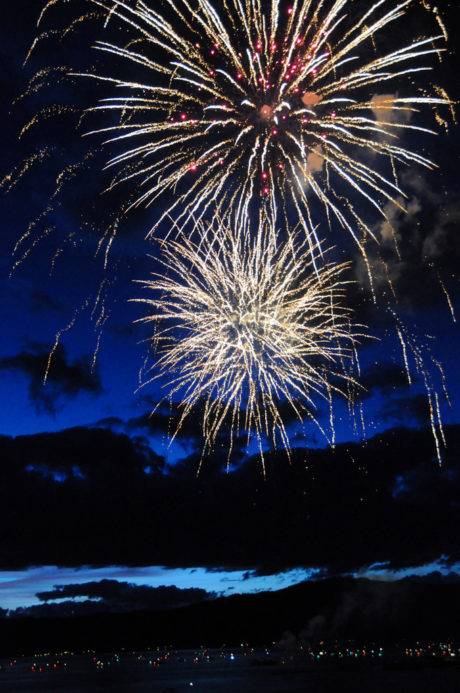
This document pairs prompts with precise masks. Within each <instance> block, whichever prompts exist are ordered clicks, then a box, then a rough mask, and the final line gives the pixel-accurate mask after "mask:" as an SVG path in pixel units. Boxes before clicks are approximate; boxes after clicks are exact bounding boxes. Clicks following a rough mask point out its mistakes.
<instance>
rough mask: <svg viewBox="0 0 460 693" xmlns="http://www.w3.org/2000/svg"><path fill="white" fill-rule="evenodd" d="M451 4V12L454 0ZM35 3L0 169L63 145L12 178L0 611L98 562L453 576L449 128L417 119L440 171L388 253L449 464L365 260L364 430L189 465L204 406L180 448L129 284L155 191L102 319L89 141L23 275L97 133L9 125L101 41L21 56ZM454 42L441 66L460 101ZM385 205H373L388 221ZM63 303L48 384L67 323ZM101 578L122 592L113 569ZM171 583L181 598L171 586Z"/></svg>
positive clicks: (180, 577)
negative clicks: (31, 85) (60, 178)
mask: <svg viewBox="0 0 460 693" xmlns="http://www.w3.org/2000/svg"><path fill="white" fill-rule="evenodd" d="M446 4H447V5H448V6H449V7H448V8H446V17H447V24H448V25H449V26H450V27H452V28H453V27H454V26H455V25H456V24H458V20H460V10H459V9H458V8H456V6H455V5H456V3H453V2H452V3H446ZM40 5H41V3H40V2H38V1H37V0H16V2H15V3H12V4H9V6H8V13H7V14H5V16H4V17H3V22H2V41H1V43H0V46H1V47H0V81H1V85H2V100H1V106H0V122H1V132H2V157H1V167H2V172H1V174H0V178H2V177H3V175H6V174H7V173H8V172H9V171H11V170H12V169H14V168H15V167H16V166H17V165H18V164H20V162H21V161H23V160H24V159H25V158H26V157H28V156H30V154H31V153H32V152H34V151H38V150H40V149H42V148H43V147H46V146H49V145H50V143H51V144H52V145H53V146H54V148H55V154H56V156H55V157H54V158H53V157H50V158H49V159H46V160H45V161H44V163H43V164H42V165H41V166H39V167H36V168H33V169H32V170H31V171H30V172H29V173H28V174H27V175H25V176H24V178H23V179H22V180H21V181H20V182H19V183H18V184H17V185H16V186H15V187H14V188H13V189H12V190H10V191H9V192H8V193H7V194H6V193H5V194H1V196H0V205H1V216H0V219H1V222H0V223H1V226H2V233H1V240H0V243H1V254H0V270H1V271H0V325H1V340H0V460H1V466H0V528H1V529H0V608H4V609H15V608H18V607H26V606H30V605H32V604H39V603H41V602H43V601H44V600H45V597H43V595H42V597H41V598H40V597H36V594H37V593H40V594H41V593H43V592H47V591H49V590H53V587H54V586H55V585H67V586H72V585H82V587H81V588H80V589H74V590H73V591H72V590H67V592H65V590H64V592H63V593H62V594H56V593H54V594H52V595H51V597H50V595H49V594H48V596H47V597H46V599H50V598H51V599H54V598H55V599H64V598H66V597H68V598H77V599H84V598H92V597H93V598H94V596H96V597H100V596H101V594H103V596H104V598H106V597H105V593H104V589H103V588H102V587H101V590H100V593H97V590H96V593H95V592H94V582H98V581H100V580H103V579H104V580H110V581H113V580H118V581H119V582H120V583H130V584H131V586H132V585H148V586H150V587H152V588H156V587H158V586H160V585H167V586H169V587H171V586H175V587H178V588H180V589H181V590H191V589H194V590H198V591H199V590H206V591H207V592H211V593H217V594H219V593H224V594H230V593H235V592H246V591H256V590H265V589H276V588H280V587H283V586H286V585H289V584H292V583H294V582H299V581H301V580H304V579H308V578H311V577H315V576H321V575H326V574H360V575H380V576H381V577H384V578H386V579H397V578H399V577H403V576H406V575H408V574H425V573H429V572H432V571H440V572H442V573H444V574H447V573H449V572H451V571H457V572H459V573H460V569H459V565H460V543H459V541H458V533H457V532H456V531H455V528H458V526H459V522H460V464H459V461H458V452H459V449H460V370H459V368H458V353H459V347H460V336H459V330H458V323H455V322H454V321H453V320H452V315H451V311H450V309H449V305H448V302H447V299H446V296H445V294H444V292H443V290H442V288H441V284H440V279H439V278H440V277H441V280H442V283H443V284H444V286H445V287H446V288H447V290H448V292H449V295H450V296H451V299H452V303H453V308H454V311H456V312H457V313H458V315H459V316H460V301H459V289H460V286H459V276H460V275H459V274H458V271H457V270H458V263H459V256H460V241H459V236H458V232H459V230H460V201H459V199H460V198H459V183H458V164H459V161H460V130H459V129H458V127H455V126H452V127H451V129H450V131H449V133H448V134H446V133H443V134H441V136H440V137H438V138H437V139H434V140H431V139H426V138H424V145H423V147H422V151H423V152H424V153H425V152H430V153H431V154H432V155H433V157H434V158H435V160H436V161H437V162H438V163H439V165H440V169H439V170H438V171H436V172H434V173H427V172H420V171H419V170H415V169H414V170H412V169H408V170H407V171H406V172H405V174H404V176H405V178H404V180H405V183H406V188H407V190H408V192H409V196H410V209H411V211H410V213H409V214H408V215H407V216H406V217H403V216H402V215H401V216H396V217H395V219H394V223H395V226H396V228H397V230H398V233H399V236H400V239H401V248H402V261H401V262H397V261H396V259H392V261H391V263H392V264H390V266H391V268H392V272H393V279H394V281H395V286H396V290H397V293H398V296H399V309H400V313H401V315H402V317H403V318H404V320H406V321H407V322H408V324H410V325H411V326H414V329H416V331H417V333H419V334H420V335H428V337H425V338H424V341H425V342H427V343H429V344H430V348H431V349H432V352H433V354H434V355H435V358H436V359H437V360H439V362H441V363H442V364H443V366H444V369H445V373H446V380H447V387H448V390H449V395H450V400H451V405H450V406H449V405H448V404H447V402H445V401H443V403H442V405H441V406H442V413H443V419H444V422H445V424H446V435H447V442H448V446H447V450H446V451H445V453H444V458H443V464H442V465H441V466H439V465H438V462H437V460H436V456H435V451H434V444H433V440H432V437H431V434H430V432H429V430H428V424H429V421H428V413H427V406H426V399H425V396H424V390H423V384H422V383H421V382H420V381H417V382H415V384H414V385H413V386H412V387H408V386H407V383H406V380H405V378H404V373H403V369H402V364H401V350H400V345H399V343H398V341H397V339H396V338H395V335H394V332H393V331H392V330H391V329H390V326H389V323H388V321H387V319H386V318H385V317H384V316H383V315H382V311H380V310H379V308H378V307H377V308H376V307H375V306H374V305H373V304H372V299H371V296H370V293H369V291H368V288H366V286H365V282H364V281H363V282H362V283H360V276H361V275H360V268H359V262H358V260H356V262H355V268H354V271H355V277H356V279H358V284H357V286H356V288H355V293H356V305H357V311H358V315H359V316H360V317H361V316H362V317H363V319H365V320H366V321H368V322H369V325H370V331H371V332H372V334H373V335H375V336H376V337H377V338H378V339H377V340H375V341H372V342H369V343H368V344H366V345H365V346H364V347H363V349H362V351H361V354H360V357H361V368H362V382H363V384H364V386H365V387H366V393H365V395H363V399H364V416H365V423H366V433H365V435H364V436H363V435H362V433H361V432H358V431H354V429H353V424H352V422H350V418H349V417H348V414H347V412H346V410H345V406H344V405H343V404H339V405H338V406H337V409H336V420H337V443H338V445H337V447H336V449H335V450H334V451H332V450H330V449H328V448H327V447H325V443H324V441H323V440H322V439H321V438H320V437H319V436H318V434H317V432H316V431H315V430H314V429H313V427H311V426H309V425H306V426H305V429H304V430H301V429H300V427H299V430H297V429H296V428H295V426H294V425H292V428H291V434H292V436H293V441H294V447H295V451H294V455H293V460H292V466H289V465H288V463H287V460H286V458H285V456H283V455H282V454H281V453H280V452H275V451H268V454H267V458H268V478H267V480H266V481H264V480H263V478H262V476H261V470H260V465H259V462H258V459H257V456H256V455H254V454H253V453H254V450H247V449H245V447H244V446H243V445H241V446H240V447H239V448H238V449H237V451H236V453H235V457H234V459H233V460H232V471H231V473H230V474H229V475H227V474H226V472H225V467H224V466H222V457H225V455H223V456H222V454H221V453H220V451H217V452H216V453H215V454H214V455H211V456H210V458H209V459H208V460H206V463H205V465H204V469H203V471H202V473H201V475H200V476H199V477H198V478H197V476H196V470H197V466H198V461H199V457H200V445H201V442H200V435H199V426H198V422H197V420H193V419H192V420H190V421H189V422H188V424H187V426H186V428H185V429H184V431H183V433H182V434H181V435H180V436H179V437H178V439H177V440H176V441H175V443H174V444H173V445H171V446H169V445H168V441H169V435H170V430H171V419H172V418H174V412H173V410H172V409H171V410H169V409H168V406H166V405H164V406H163V405H162V406H161V407H160V408H159V409H158V410H157V412H156V413H155V415H154V416H152V417H149V415H150V412H151V411H152V408H153V406H155V405H156V403H157V402H158V400H159V397H160V385H149V386H147V387H143V388H139V372H140V369H141V368H142V367H143V364H144V360H145V358H146V357H148V354H149V352H148V345H147V344H146V342H145V338H146V337H147V336H148V332H147V331H146V328H144V327H142V326H140V325H137V324H135V320H136V319H137V318H138V317H140V316H141V315H142V308H139V307H138V306H137V305H136V304H132V303H129V299H130V298H132V297H133V296H135V295H136V291H138V289H137V288H136V287H135V285H134V283H133V280H134V279H139V278H145V277H146V276H148V274H149V272H150V270H151V268H152V260H151V259H150V258H149V257H148V254H150V253H152V252H153V253H154V252H155V251H154V250H152V247H151V246H150V245H149V244H148V243H146V241H145V240H144V236H145V229H148V228H149V227H150V225H151V221H152V219H153V212H152V210H150V211H140V212H137V213H136V214H135V215H133V216H132V217H131V218H130V220H129V222H127V224H126V225H125V227H124V228H123V229H122V230H121V231H120V236H119V238H118V239H117V241H116V242H115V243H114V247H113V254H112V259H111V263H112V264H111V265H110V266H111V268H112V269H111V271H110V274H109V276H108V278H107V282H106V284H105V285H104V288H105V290H106V291H107V303H106V305H107V307H108V310H109V312H110V314H109V315H108V319H107V321H106V322H105V323H104V329H103V330H102V332H101V333H99V330H98V329H95V326H94V321H92V319H91V308H83V309H82V310H79V309H80V308H81V307H82V306H84V302H85V299H86V298H87V297H88V296H90V295H93V296H94V293H95V292H96V291H97V287H98V286H99V285H100V282H101V281H102V280H103V279H104V273H103V271H102V270H101V262H100V261H99V260H97V261H95V260H94V259H93V255H94V252H95V248H96V246H97V241H98V238H99V236H98V233H99V231H98V228H99V227H98V224H100V223H101V219H102V218H103V216H104V214H105V213H106V212H107V209H106V205H107V203H106V201H105V198H103V197H101V196H100V195H99V192H94V191H95V190H96V191H98V186H100V181H99V175H100V174H99V168H98V164H97V156H96V157H95V158H96V163H95V165H94V166H91V167H89V168H88V169H84V170H83V172H80V173H79V174H78V175H76V176H75V178H74V179H73V182H72V185H71V186H69V190H68V191H67V192H65V194H63V195H62V197H61V198H60V199H59V202H58V204H56V205H55V208H54V209H53V211H52V213H51V215H50V218H49V219H48V220H47V221H46V222H43V223H42V222H40V223H42V225H43V230H45V229H46V228H47V225H48V226H52V227H53V229H52V230H51V231H50V233H49V234H46V233H45V236H46V237H45V238H44V239H43V240H41V241H40V242H38V243H37V244H36V246H35V247H34V248H33V249H32V251H31V252H30V254H29V255H28V256H27V257H26V258H25V259H24V262H22V263H21V265H20V266H19V267H17V268H16V269H15V270H14V272H13V273H12V269H13V265H14V260H13V254H12V251H13V247H14V244H15V243H16V241H17V239H18V238H19V237H20V236H21V235H22V234H23V233H24V231H25V229H26V228H27V226H28V225H29V223H30V222H31V221H32V220H33V219H35V218H36V217H37V216H38V215H39V214H40V213H41V211H42V210H43V209H44V208H45V207H46V205H47V203H48V200H49V196H50V194H51V193H52V190H53V181H54V180H55V178H56V174H57V172H58V171H59V170H60V168H59V166H60V167H61V168H62V166H63V165H66V164H71V163H73V162H74V161H77V160H78V159H79V158H81V154H82V151H83V152H84V151H85V150H84V149H82V145H81V141H80V139H79V136H78V135H69V133H70V132H72V130H71V129H70V127H71V124H72V122H73V121H72V119H71V118H70V119H69V120H66V119H65V118H58V119H56V120H54V119H47V120H46V122H43V123H42V124H41V125H39V126H38V127H37V128H31V129H30V131H28V132H27V133H26V134H25V135H24V136H23V137H22V138H21V139H20V140H18V132H19V131H21V129H22V128H23V126H24V125H25V124H26V123H27V122H28V121H29V120H30V118H31V117H32V116H33V114H34V113H35V112H37V110H40V109H41V108H42V107H44V106H45V105H47V104H50V103H53V99H54V100H59V101H60V102H63V103H69V104H70V103H72V102H75V101H77V103H78V104H81V103H83V102H84V99H85V97H86V96H87V94H86V89H87V88H86V87H85V88H83V89H82V93H81V94H80V93H78V94H75V93H74V92H73V91H72V87H71V86H69V85H68V84H66V85H61V84H57V85H56V87H55V88H54V89H53V90H52V91H53V94H52V100H51V101H50V95H49V93H47V94H46V90H45V95H43V94H37V95H34V96H33V97H29V98H26V99H22V100H19V101H18V102H16V103H13V101H14V100H15V99H16V97H17V96H18V95H19V94H20V93H21V92H22V91H23V90H24V88H25V87H26V85H27V83H28V81H29V79H30V78H31V77H32V76H33V75H34V73H35V72H36V71H37V70H38V69H40V67H41V66H43V64H47V62H49V61H51V60H52V61H55V62H56V54H55V53H56V51H60V50H62V53H63V55H62V62H63V63H65V62H66V61H69V59H70V60H71V59H72V57H73V56H74V54H75V51H77V50H78V47H79V46H82V47H83V48H82V50H83V51H86V50H87V46H88V44H89V43H91V32H89V30H87V29H86V28H83V29H80V30H79V31H78V32H77V34H76V36H75V37H74V38H73V39H72V40H71V41H70V46H62V47H61V44H60V43H59V41H58V42H55V41H53V40H52V39H51V40H49V41H48V42H47V41H44V42H43V45H42V46H41V48H40V50H39V51H37V52H36V54H34V56H33V58H32V59H31V61H30V63H28V64H27V65H26V66H25V67H23V61H24V56H25V54H26V52H27V49H28V47H29V46H30V44H31V42H32V40H33V37H34V36H35V21H36V17H37V11H38V10H37V8H38V7H39V6H40ZM451 33H452V35H454V32H453V31H452V32H451ZM454 44H455V40H452V42H451V52H450V53H449V55H448V56H446V58H445V62H444V66H443V69H442V82H443V85H444V86H445V87H446V88H447V89H448V91H450V93H451V96H452V97H453V98H456V97H457V96H458V94H457V91H458V86H457V84H458V80H457V74H458V53H457V54H456V53H454V52H453V50H454V47H455V45H454ZM60 59H61V56H59V57H58V61H57V63H56V64H59V62H60ZM73 84H74V86H75V84H76V83H75V82H74V83H73ZM72 117H73V116H72ZM56 159H58V164H56V163H53V161H56ZM8 187H9V185H8V184H6V185H4V186H3V189H4V191H5V189H8ZM99 191H100V188H99ZM82 210H84V215H83V211H82ZM88 219H90V220H91V221H90V223H88V222H87V220H88ZM83 220H84V221H83ZM379 223H380V222H379V220H378V219H377V218H376V219H375V225H376V227H375V228H378V225H379ZM69 234H71V235H70V238H69ZM61 246H63V252H62V254H60V256H59V258H58V261H57V262H56V264H55V266H52V264H51V259H52V258H53V255H54V253H55V252H56V250H57V249H58V248H59V247H61ZM349 250H350V248H349V247H343V248H342V249H339V251H338V252H343V253H346V252H349ZM16 257H19V258H20V257H21V253H19V255H18V256H16ZM76 311H77V312H76ZM74 318H75V320H74ZM72 321H74V324H73V325H72V327H71V328H70V329H69V330H68V331H65V332H64V333H63V335H62V339H61V341H60V344H59V346H58V348H57V351H56V353H55V355H54V359H53V361H52V364H51V370H50V373H49V378H48V382H47V384H46V386H43V377H44V373H45V369H46V364H47V360H48V355H49V353H50V349H51V348H52V346H53V344H54V340H55V337H56V334H57V333H58V332H59V331H60V330H63V329H64V328H66V326H68V325H69V324H70V323H71V322H72ZM95 351H97V359H96V360H95V361H94V354H95ZM327 417H328V412H327V411H326V410H324V414H323V420H324V421H326V419H327ZM89 566H97V567H89ZM127 566H128V567H127ZM101 584H102V583H101ZM104 586H105V587H104V588H105V589H106V590H108V592H110V590H113V583H112V582H110V583H104ZM152 594H153V593H152ZM188 596H189V597H190V599H191V600H194V599H196V600H198V599H199V598H202V596H203V595H202V593H200V592H197V593H196V594H192V593H190V594H189V595H188ZM170 597H171V603H172V604H179V603H181V598H180V595H179V597H178V595H177V593H175V592H173V593H172V594H171V595H170ZM133 598H134V597H133ZM137 598H138V596H137V595H135V599H137ZM139 598H140V597H139ZM150 598H152V599H153V596H151V597H150ZM185 598H187V594H185V595H184V596H183V597H182V599H185ZM107 599H108V597H107ZM135 599H134V602H133V603H135ZM142 599H145V595H142ZM143 603H144V602H143ZM145 603H147V604H148V603H150V602H148V599H147V601H146V602H145ZM152 603H153V602H152Z"/></svg>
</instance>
